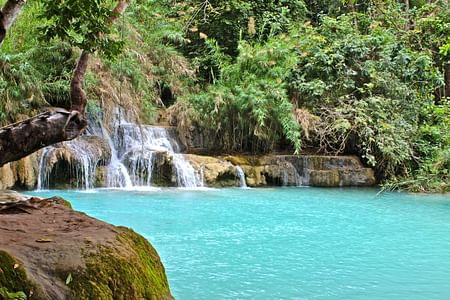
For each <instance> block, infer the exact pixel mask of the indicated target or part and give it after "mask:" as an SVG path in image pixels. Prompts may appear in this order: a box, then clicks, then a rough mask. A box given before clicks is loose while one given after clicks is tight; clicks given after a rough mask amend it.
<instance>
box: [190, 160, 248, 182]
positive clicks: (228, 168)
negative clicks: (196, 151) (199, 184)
mask: <svg viewBox="0 0 450 300" xmlns="http://www.w3.org/2000/svg"><path fill="white" fill-rule="evenodd" d="M186 159H187V160H188V161H189V162H190V163H191V165H192V166H193V167H194V169H195V170H197V171H198V173H201V174H202V177H203V182H204V184H205V185H206V186H210V187H233V186H239V176H238V174H237V170H236V167H235V166H234V165H233V164H232V163H231V162H229V161H227V160H225V159H223V158H217V157H212V156H201V155H193V154H187V155H186Z"/></svg>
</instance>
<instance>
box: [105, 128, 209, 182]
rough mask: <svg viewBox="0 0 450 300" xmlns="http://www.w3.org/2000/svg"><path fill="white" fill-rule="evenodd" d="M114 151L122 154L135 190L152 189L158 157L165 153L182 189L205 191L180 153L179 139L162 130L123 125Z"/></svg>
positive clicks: (166, 130) (117, 136)
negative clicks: (136, 188)
mask: <svg viewBox="0 0 450 300" xmlns="http://www.w3.org/2000/svg"><path fill="white" fill-rule="evenodd" d="M113 147H117V149H118V153H120V154H121V157H120V161H121V162H122V163H123V164H124V165H125V166H126V167H127V169H128V171H129V172H130V174H131V181H132V184H133V185H134V186H151V183H152V174H153V168H154V165H155V154H156V153H157V152H166V153H167V154H168V155H169V156H170V157H171V158H172V164H173V167H174V170H175V174H174V175H175V176H176V182H177V185H178V186H179V187H186V188H196V187H202V186H203V184H202V181H201V180H200V178H199V176H197V172H196V171H195V169H194V168H193V167H192V165H191V164H190V163H189V162H188V161H187V160H186V159H185V157H184V155H183V154H181V153H179V152H180V149H181V147H180V146H179V144H178V142H177V140H176V137H175V136H173V135H171V134H170V131H169V130H168V129H166V128H163V127H153V126H141V127H139V126H137V125H135V124H132V123H127V122H122V124H121V126H120V128H118V129H117V130H116V134H115V136H114V141H113Z"/></svg>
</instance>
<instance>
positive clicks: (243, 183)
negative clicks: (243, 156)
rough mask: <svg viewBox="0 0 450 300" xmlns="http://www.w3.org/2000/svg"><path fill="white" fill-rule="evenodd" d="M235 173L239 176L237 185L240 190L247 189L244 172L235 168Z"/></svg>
mask: <svg viewBox="0 0 450 300" xmlns="http://www.w3.org/2000/svg"><path fill="white" fill-rule="evenodd" d="M236 172H237V174H238V176H239V184H240V187H241V188H246V187H247V182H246V181H245V173H244V170H242V168H241V167H240V166H236Z"/></svg>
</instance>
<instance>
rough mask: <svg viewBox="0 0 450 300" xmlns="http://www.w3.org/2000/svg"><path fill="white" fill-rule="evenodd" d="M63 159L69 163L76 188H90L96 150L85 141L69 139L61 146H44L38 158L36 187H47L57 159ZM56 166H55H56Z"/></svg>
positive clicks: (95, 164)
mask: <svg viewBox="0 0 450 300" xmlns="http://www.w3.org/2000/svg"><path fill="white" fill-rule="evenodd" d="M61 159H64V160H66V162H67V163H68V165H69V170H64V171H65V172H69V174H71V177H74V179H75V183H76V187H77V188H85V189H90V188H93V187H94V178H95V170H96V168H97V164H98V162H99V158H98V157H97V155H96V151H95V150H94V149H92V148H90V147H89V146H88V144H87V143H86V142H85V141H80V142H78V141H69V142H66V143H64V145H63V146H62V147H61V146H60V145H59V146H58V145H57V146H49V147H46V148H44V150H43V152H42V155H41V158H40V159H39V174H38V182H37V189H38V190H42V189H48V188H49V187H50V186H51V183H52V182H51V180H52V179H53V178H51V173H52V171H54V167H55V166H56V163H57V161H58V160H61ZM56 167H57V166H56Z"/></svg>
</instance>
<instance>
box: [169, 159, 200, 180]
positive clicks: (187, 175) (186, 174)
mask: <svg viewBox="0 0 450 300" xmlns="http://www.w3.org/2000/svg"><path fill="white" fill-rule="evenodd" d="M172 157H173V164H174V167H175V171H176V175H177V184H178V186H181V187H186V188H195V187H201V181H200V180H199V179H198V178H197V175H196V174H195V170H194V167H192V165H191V164H190V163H189V162H188V161H187V160H186V159H185V158H184V156H183V154H179V153H172Z"/></svg>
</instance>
